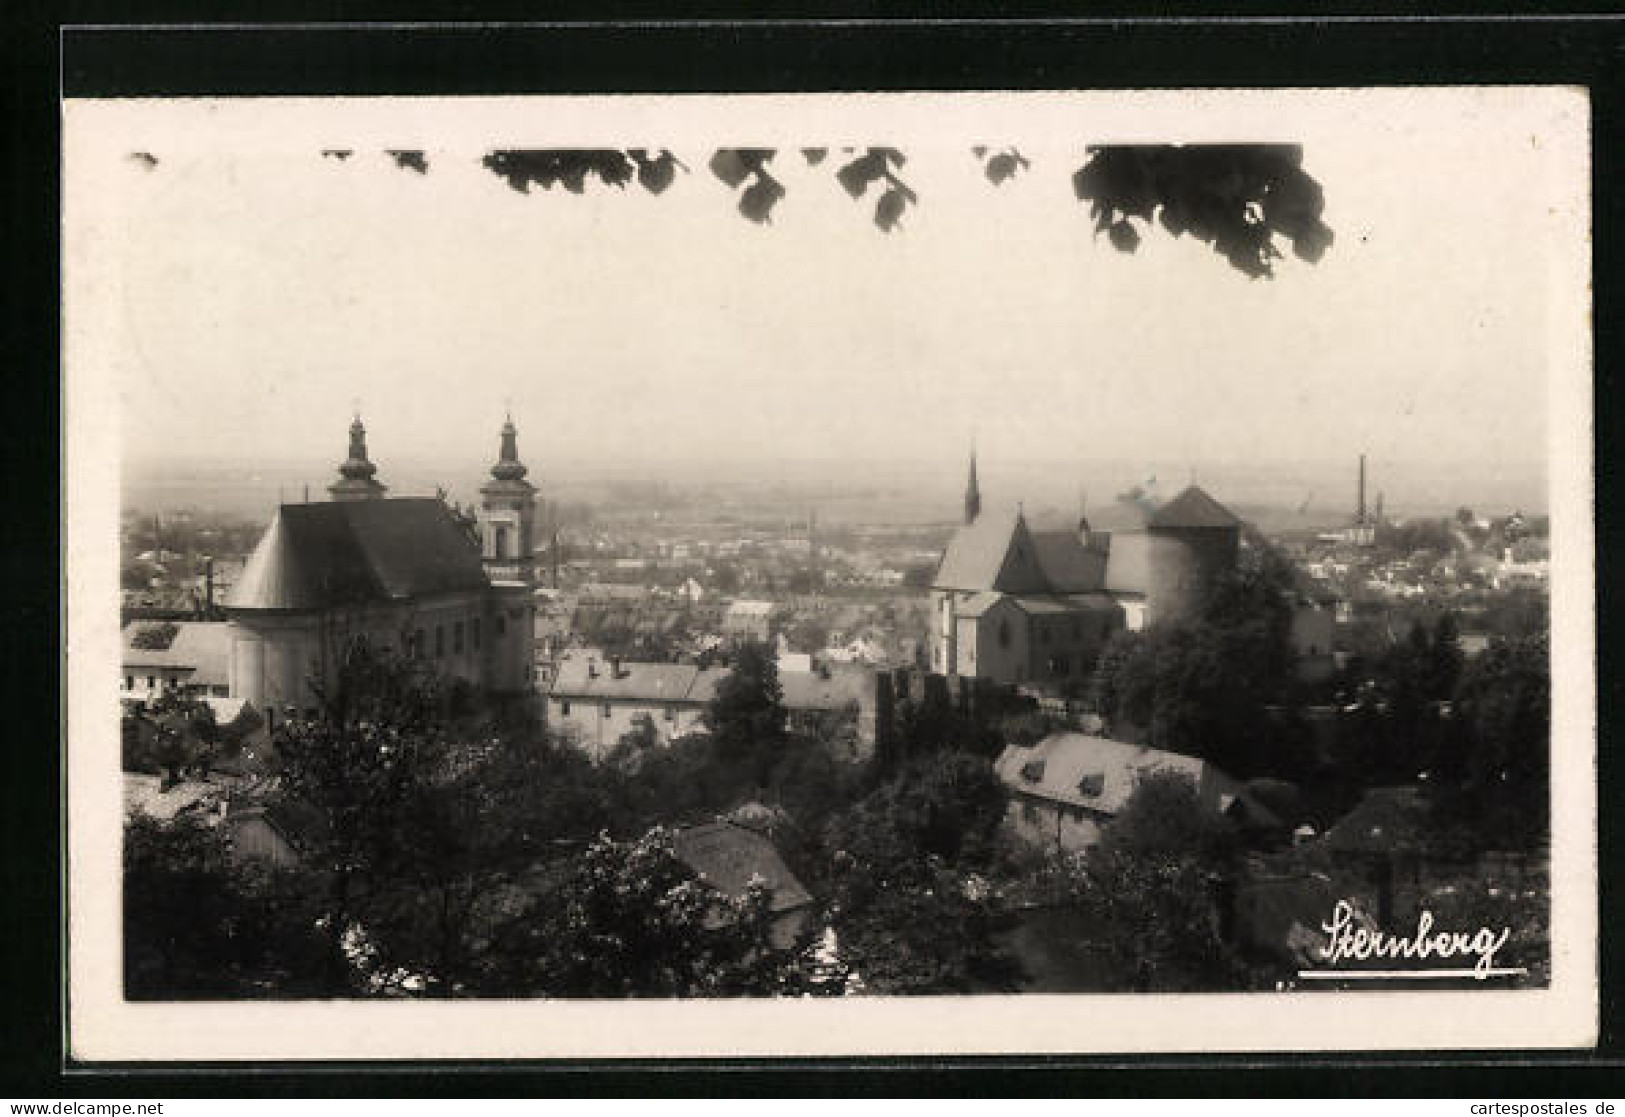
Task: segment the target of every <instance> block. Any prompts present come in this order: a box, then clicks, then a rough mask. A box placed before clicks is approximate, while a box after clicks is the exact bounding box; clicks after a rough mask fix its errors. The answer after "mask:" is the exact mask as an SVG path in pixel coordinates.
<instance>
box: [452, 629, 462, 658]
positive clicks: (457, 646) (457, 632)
mask: <svg viewBox="0 0 1625 1117" xmlns="http://www.w3.org/2000/svg"><path fill="white" fill-rule="evenodd" d="M451 650H452V651H453V652H454V653H455V654H457V655H462V654H463V622H462V621H458V622H457V623H456V624H454V625H452V626H451Z"/></svg>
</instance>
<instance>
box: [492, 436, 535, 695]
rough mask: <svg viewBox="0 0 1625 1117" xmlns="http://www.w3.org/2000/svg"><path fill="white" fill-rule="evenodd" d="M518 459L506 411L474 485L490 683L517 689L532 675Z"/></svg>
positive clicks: (528, 543)
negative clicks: (487, 589) (486, 587)
mask: <svg viewBox="0 0 1625 1117" xmlns="http://www.w3.org/2000/svg"><path fill="white" fill-rule="evenodd" d="M529 472H530V470H529V469H527V468H526V467H525V464H524V463H523V462H521V461H520V460H519V432H518V431H517V429H515V427H514V425H513V416H512V415H509V416H508V418H507V421H506V422H504V423H503V425H502V441H501V449H500V450H499V452H498V455H497V462H496V464H495V465H493V466H492V467H491V479H490V480H489V481H487V482H486V483H485V484H484V485H482V486H480V507H479V512H478V524H479V535H480V559H481V561H482V562H483V563H484V565H485V575H486V577H487V578H489V579H490V582H491V588H492V591H493V593H492V617H491V626H490V631H491V636H492V638H491V641H490V643H489V645H488V648H489V654H490V660H489V666H490V673H491V680H492V686H493V689H498V690H520V689H524V688H527V687H529V686H530V685H531V684H532V683H533V681H534V679H535V662H534V649H535V636H534V631H533V630H534V627H535V624H534V618H535V613H536V605H535V601H534V600H533V596H534V594H535V590H536V486H535V485H533V484H531V483H530V482H529V481H527V480H525V475H526V474H527V473H529Z"/></svg>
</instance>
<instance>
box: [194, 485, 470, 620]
mask: <svg viewBox="0 0 1625 1117" xmlns="http://www.w3.org/2000/svg"><path fill="white" fill-rule="evenodd" d="M488 584H489V583H488V582H487V580H486V577H485V572H484V569H483V568H482V566H481V563H480V556H479V550H478V548H477V547H476V545H475V544H474V542H473V540H471V539H470V538H469V536H468V534H467V532H466V531H465V530H464V529H463V527H462V526H461V525H460V524H459V523H458V522H457V521H456V519H454V518H453V516H452V513H451V510H450V509H449V508H447V507H446V506H445V504H444V503H442V502H441V501H439V500H435V499H433V498H409V499H399V500H356V501H335V502H332V503H326V504H285V505H283V506H282V507H281V508H280V509H279V510H278V511H277V515H276V518H275V519H273V520H272V521H271V526H270V528H268V529H267V530H266V532H265V535H264V537H263V538H262V539H261V540H260V543H259V546H258V547H256V548H255V550H254V554H253V556H252V557H251V558H250V559H249V560H248V565H247V566H246V567H245V568H244V570H243V574H242V577H241V578H240V579H238V582H237V585H236V586H235V587H234V588H233V591H232V595H231V598H230V600H228V601H227V603H226V604H227V607H228V608H231V609H289V610H311V609H325V608H330V607H332V606H336V605H349V604H360V603H363V602H368V601H380V600H400V599H409V598H415V597H426V596H430V595H434V594H440V593H450V592H455V591H459V590H474V589H484V588H485V587H486V586H487V585H488Z"/></svg>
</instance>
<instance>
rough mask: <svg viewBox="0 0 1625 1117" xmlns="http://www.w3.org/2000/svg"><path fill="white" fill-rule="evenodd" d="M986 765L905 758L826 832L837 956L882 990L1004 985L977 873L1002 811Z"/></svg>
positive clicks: (997, 905)
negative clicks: (838, 946) (899, 769)
mask: <svg viewBox="0 0 1625 1117" xmlns="http://www.w3.org/2000/svg"><path fill="white" fill-rule="evenodd" d="M1004 806H1005V792H1004V787H1003V785H1002V784H1001V783H1000V782H999V780H998V778H997V776H996V775H995V774H994V773H993V770H992V766H991V765H990V763H989V762H988V761H987V760H986V759H984V758H980V757H975V756H970V755H967V754H964V753H958V752H946V753H939V754H936V755H932V756H927V757H923V758H920V759H918V760H916V761H914V762H912V763H911V764H909V765H908V766H907V767H906V768H904V770H903V771H902V772H900V773H899V774H898V776H897V777H896V778H894V779H892V780H890V781H888V782H887V783H885V784H883V785H882V786H881V787H879V788H877V789H876V790H875V791H873V792H871V793H870V794H869V795H868V796H866V797H865V798H864V799H863V800H861V801H860V802H859V803H857V804H856V805H855V806H853V807H852V808H851V809H850V810H848V811H846V812H845V813H843V814H841V815H838V816H837V817H836V818H835V819H833V820H832V821H831V822H830V824H829V826H828V828H827V831H826V836H825V845H826V847H827V849H828V850H829V863H830V865H831V866H832V867H831V871H830V878H831V879H830V884H831V889H832V911H833V924H834V927H835V930H836V933H837V935H838V936H839V939H840V943H841V953H842V958H843V959H844V960H845V961H846V962H847V963H848V964H849V965H850V966H851V967H852V968H853V969H854V970H855V971H856V972H857V973H858V974H859V975H860V976H861V978H862V980H863V982H864V984H865V986H866V987H867V988H869V989H870V990H872V991H875V992H882V993H944V992H966V991H970V990H973V989H978V988H987V987H993V988H1008V987H1010V985H1011V983H1012V981H1013V978H1014V970H1013V969H1012V967H1011V964H1010V962H1009V959H1008V958H1007V957H1006V956H1005V955H1004V953H1003V951H1002V950H1001V949H1000V947H999V946H998V944H997V942H996V940H995V937H994V936H995V934H996V932H997V931H998V930H1000V929H1002V927H1003V926H1004V925H1005V924H1006V922H1007V913H1006V912H1005V910H1004V909H1003V906H1002V904H1001V902H1000V900H999V897H998V896H997V894H996V893H995V892H994V891H993V890H992V888H991V887H990V886H989V885H988V884H987V882H986V880H985V879H984V878H983V876H982V873H983V872H984V871H985V870H986V869H987V867H988V865H989V863H990V860H991V858H992V854H993V836H994V833H995V831H996V829H997V827H998V825H999V822H1000V820H1001V819H1002V818H1003V815H1004Z"/></svg>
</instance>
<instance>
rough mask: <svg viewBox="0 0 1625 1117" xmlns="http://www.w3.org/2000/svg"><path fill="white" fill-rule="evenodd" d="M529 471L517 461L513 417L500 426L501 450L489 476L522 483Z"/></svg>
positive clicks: (517, 451) (517, 452) (516, 435)
mask: <svg viewBox="0 0 1625 1117" xmlns="http://www.w3.org/2000/svg"><path fill="white" fill-rule="evenodd" d="M529 472H530V470H529V469H527V468H525V464H524V463H523V462H521V461H520V460H519V432H518V431H517V430H516V429H515V428H514V425H513V416H512V415H509V416H508V421H507V422H505V423H503V424H502V449H501V451H500V453H499V454H498V455H497V464H496V465H493V466H492V467H491V476H492V477H495V478H496V479H497V480H498V481H523V480H524V479H525V474H527V473H529Z"/></svg>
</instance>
